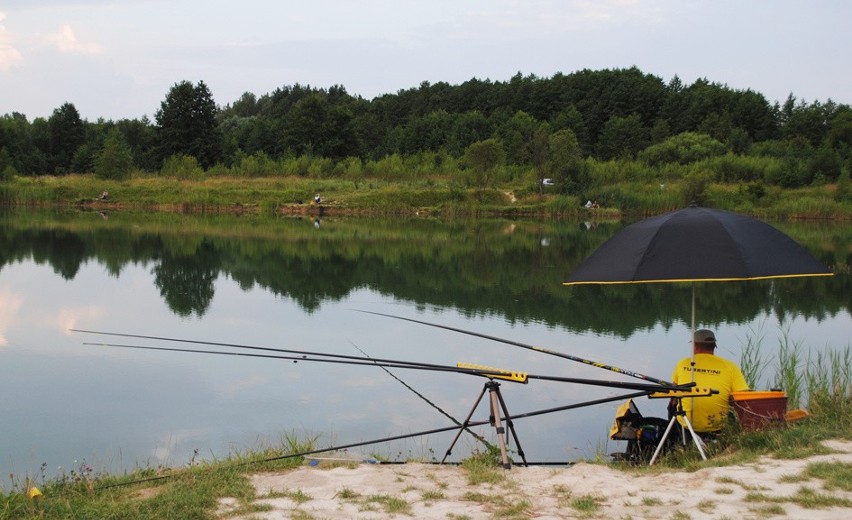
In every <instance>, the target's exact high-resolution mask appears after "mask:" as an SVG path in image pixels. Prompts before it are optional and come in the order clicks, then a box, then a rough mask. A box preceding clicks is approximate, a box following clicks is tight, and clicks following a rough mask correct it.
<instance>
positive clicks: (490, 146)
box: [462, 138, 506, 190]
mask: <svg viewBox="0 0 852 520" xmlns="http://www.w3.org/2000/svg"><path fill="white" fill-rule="evenodd" d="M505 160H506V152H505V151H504V150H503V144H502V143H501V142H500V140H499V139H495V138H491V139H486V140H484V141H479V142H476V143H473V144H472V145H470V146H468V147H467V148H466V149H465V151H464V156H463V157H462V163H463V164H464V165H465V166H466V167H467V171H468V172H470V175H469V176H468V181H469V182H470V183H471V184H473V185H475V186H476V187H477V188H478V189H480V190H482V189H484V188H486V187H488V186H490V185H491V182H492V180H493V178H494V172H495V171H496V170H497V168H498V167H499V166H501V165H502V164H503V163H504V162H505Z"/></svg>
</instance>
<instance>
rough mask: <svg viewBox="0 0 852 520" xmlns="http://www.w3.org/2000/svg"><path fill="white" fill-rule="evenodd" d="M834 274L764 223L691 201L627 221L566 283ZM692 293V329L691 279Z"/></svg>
mask: <svg viewBox="0 0 852 520" xmlns="http://www.w3.org/2000/svg"><path fill="white" fill-rule="evenodd" d="M832 274H833V273H832V272H831V271H829V270H828V269H827V268H826V266H825V265H823V264H822V263H820V262H819V261H817V260H816V259H815V258H814V257H813V256H811V254H810V253H808V252H807V251H806V250H805V249H804V248H802V247H801V246H800V245H799V244H797V243H796V242H795V241H794V240H793V239H791V238H790V237H789V236H787V235H785V234H784V233H782V232H781V231H778V230H777V229H775V228H774V227H772V226H770V225H769V224H767V223H765V222H762V221H760V220H756V219H753V218H751V217H746V216H743V215H739V214H737V213H731V212H729V211H724V210H720V209H711V208H700V207H696V206H690V207H688V208H684V209H681V210H677V211H672V212H670V213H665V214H663V215H658V216H656V217H651V218H648V219H645V220H642V221H640V222H637V223H635V224H632V225H630V226H627V227H626V228H624V229H623V230H621V231H620V232H618V233H616V234H615V236H613V237H612V238H610V239H609V240H607V241H606V242H604V244H603V245H601V246H600V247H599V248H598V249H597V250H596V251H595V252H594V253H592V255H591V256H590V257H589V258H587V259H586V260H585V261H584V262H583V263H582V264H581V265H580V267H578V268H577V269H576V270H575V271H574V272H573V273H571V276H570V277H569V278H568V281H566V282H565V285H578V284H620V283H652V282H727V281H736V280H762V279H767V278H787V277H800V276H831V275H832ZM692 296H693V298H692V328H693V330H694V329H695V285H694V284H693V292H692Z"/></svg>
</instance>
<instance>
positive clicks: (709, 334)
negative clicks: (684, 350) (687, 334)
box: [692, 329, 716, 345]
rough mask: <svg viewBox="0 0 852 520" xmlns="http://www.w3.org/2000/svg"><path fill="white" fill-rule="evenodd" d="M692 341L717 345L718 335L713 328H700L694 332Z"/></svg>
mask: <svg viewBox="0 0 852 520" xmlns="http://www.w3.org/2000/svg"><path fill="white" fill-rule="evenodd" d="M692 341H693V342H695V343H701V344H704V345H715V344H716V336H715V335H714V334H713V331H712V330H707V329H698V330H696V331H695V332H694V333H693V334H692Z"/></svg>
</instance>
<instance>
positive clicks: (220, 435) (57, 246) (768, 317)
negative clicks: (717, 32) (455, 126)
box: [0, 213, 852, 474]
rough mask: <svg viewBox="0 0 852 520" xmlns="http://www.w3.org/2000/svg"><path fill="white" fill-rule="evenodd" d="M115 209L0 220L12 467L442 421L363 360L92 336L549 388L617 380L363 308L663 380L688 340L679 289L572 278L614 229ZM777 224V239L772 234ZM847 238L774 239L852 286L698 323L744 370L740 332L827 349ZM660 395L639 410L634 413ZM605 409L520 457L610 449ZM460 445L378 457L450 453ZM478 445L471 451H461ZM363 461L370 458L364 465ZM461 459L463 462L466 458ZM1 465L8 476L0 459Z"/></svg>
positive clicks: (753, 305)
mask: <svg viewBox="0 0 852 520" xmlns="http://www.w3.org/2000/svg"><path fill="white" fill-rule="evenodd" d="M314 224H315V223H314V220H313V219H274V218H262V217H251V216H243V217H239V218H236V217H230V216H221V217H220V216H203V217H184V216H175V215H144V216H142V217H138V216H133V215H125V214H114V215H111V216H110V218H109V219H108V220H104V219H103V218H101V217H100V216H99V215H95V214H74V215H55V214H41V213H27V214H18V215H7V216H5V217H4V218H3V219H2V223H1V224H0V245H2V247H0V359H2V363H0V415H2V416H3V417H4V418H5V420H4V428H2V429H0V430H1V431H0V446H2V448H3V450H4V451H3V452H2V453H0V455H2V457H3V459H2V460H3V463H2V464H3V466H4V467H3V468H2V469H4V470H7V471H4V474H8V473H9V472H15V473H22V472H27V471H29V472H31V473H35V472H36V471H37V469H38V467H39V466H40V464H41V463H42V462H48V463H49V465H50V466H51V468H53V470H55V468H56V467H57V466H60V465H61V466H64V467H65V468H68V467H69V466H70V465H71V464H73V461H74V460H75V459H76V460H78V461H79V460H81V459H83V458H88V459H89V462H92V458H97V462H99V463H100V464H101V465H102V466H104V467H106V468H107V469H111V470H113V471H115V470H118V471H120V470H122V469H124V468H130V467H134V466H136V465H140V466H150V465H153V466H156V465H159V464H166V465H169V464H182V463H184V462H185V461H186V460H188V458H190V457H191V456H192V453H193V452H194V450H195V449H199V450H201V454H202V456H207V457H212V456H221V455H224V454H227V453H228V452H229V451H232V450H243V449H246V448H249V447H256V446H257V445H258V443H263V442H270V443H275V442H277V441H278V439H279V438H280V436H281V435H284V434H286V433H288V432H293V431H296V432H304V433H305V434H306V435H313V434H322V435H323V440H322V442H323V443H327V444H335V443H345V442H355V441H362V440H367V439H372V438H379V437H382V436H388V435H397V434H401V433H406V432H413V431H419V430H426V429H430V428H436V427H441V426H445V425H447V424H448V423H447V420H446V418H443V417H441V416H440V415H438V414H437V413H436V412H435V411H434V409H432V408H431V407H429V406H428V405H427V404H426V403H424V402H423V401H422V400H421V399H419V398H418V397H417V396H416V395H414V394H413V393H412V392H410V391H409V390H407V389H405V388H404V387H403V386H402V385H400V384H399V382H397V381H396V380H394V379H393V378H391V377H389V376H387V374H383V373H381V372H379V371H378V369H370V368H369V367H363V368H353V367H329V366H310V364H307V363H300V364H298V365H293V364H292V363H286V362H283V361H263V360H234V359H230V358H225V359H217V358H211V357H199V356H197V355H188V354H176V353H153V352H146V353H142V352H126V351H115V350H110V349H108V348H105V347H99V346H96V345H83V343H84V342H87V341H92V339H91V338H85V337H81V336H80V335H78V334H70V333H69V332H68V329H70V328H85V329H94V330H107V331H117V332H131V333H142V334H151V335H158V336H172V337H180V338H190V339H202V340H209V341H224V342H235V343H242V344H255V345H263V346H272V347H280V348H297V349H304V350H314V351H327V352H339V353H342V354H347V355H359V352H358V351H357V350H356V348H355V346H354V345H357V347H360V348H361V349H363V350H364V351H365V352H366V353H367V354H368V355H370V356H373V357H384V358H390V359H403V360H412V361H421V362H431V363H436V364H442V365H455V363H456V362H459V361H464V362H472V363H479V364H486V365H489V366H497V367H505V368H509V369H517V370H523V371H528V372H531V373H538V374H546V375H562V376H566V377H581V378H586V377H594V378H603V379H610V378H612V377H613V374H612V373H608V372H600V371H595V369H594V368H590V367H587V366H583V365H580V364H576V363H574V364H572V363H570V362H567V361H561V360H560V361H554V359H553V358H549V357H546V356H542V355H541V354H538V353H536V352H529V351H523V350H519V349H517V348H512V347H510V346H506V345H498V344H494V343H493V342H488V341H485V340H481V339H476V338H469V337H462V336H460V335H454V334H451V333H446V332H442V331H438V330H430V329H427V328H424V327H418V326H416V325H412V324H410V323H404V322H399V323H398V322H396V320H387V319H381V318H378V317H369V318H368V317H365V315H363V314H361V313H357V312H353V309H365V310H375V311H379V312H387V313H390V314H400V315H407V316H411V317H416V318H419V319H424V320H427V321H435V322H440V323H444V324H448V325H453V326H456V327H459V328H465V329H473V330H476V331H479V332H483V333H487V334H493V335H496V336H501V337H507V338H510V339H514V340H517V341H521V342H525V343H529V344H534V345H542V346H545V347H547V348H552V349H559V350H562V351H564V352H567V353H570V354H572V355H575V356H578V357H583V358H587V359H593V360H597V361H601V362H604V363H608V364H611V365H614V366H622V367H624V368H627V369H630V370H633V371H636V372H640V373H645V374H649V375H652V376H656V377H660V378H663V379H665V378H667V376H668V375H669V373H670V370H671V367H672V366H673V365H674V363H675V361H676V360H677V359H679V358H680V357H682V355H683V354H684V350H685V349H686V343H687V342H686V338H687V337H688V334H687V328H688V325H687V323H688V322H689V319H690V316H689V312H690V311H689V309H690V300H691V291H690V286H689V285H688V284H684V285H682V286H681V285H677V284H671V285H667V284H659V285H656V284H655V285H648V286H620V287H607V286H587V287H576V288H566V287H563V286H562V285H561V282H562V281H563V280H564V278H565V277H566V276H567V274H568V273H570V272H571V270H572V269H573V268H574V267H576V265H578V264H579V263H580V262H582V261H583V260H584V259H585V258H586V257H587V256H588V255H589V254H590V253H591V252H592V251H593V250H594V249H595V248H596V247H597V246H598V245H599V244H601V243H602V242H603V241H605V240H606V239H607V238H608V237H609V236H611V234H612V233H614V232H615V230H616V229H618V228H619V227H620V225H619V224H617V223H600V224H598V225H597V226H586V224H585V223H582V222H581V223H577V222H531V221H458V222H448V223H447V222H438V221H432V220H408V221H364V220H342V219H332V218H324V219H323V221H322V225H321V228H320V230H319V232H318V230H317V229H316V228H315V226H314ZM779 227H780V226H779ZM846 228H848V226H808V225H802V226H786V227H784V228H783V230H784V231H785V232H786V233H788V234H790V235H791V236H793V237H794V238H796V239H797V241H799V242H800V243H802V244H803V245H805V246H806V247H807V248H808V249H810V250H811V252H812V253H813V254H814V255H815V256H817V258H819V259H821V260H822V261H823V262H825V263H826V264H827V265H831V266H833V267H834V269H835V270H836V271H838V272H839V273H841V274H840V275H839V276H836V277H833V278H830V279H802V280H783V281H776V282H750V283H730V284H728V283H725V284H700V285H699V294H700V297H699V300H698V302H697V313H698V317H699V321H700V324H701V325H702V326H707V327H711V328H719V329H720V330H719V332H718V335H719V336H720V342H721V344H722V349H723V353H724V355H726V357H731V358H734V359H737V356H738V348H739V344H741V342H742V340H743V337H744V336H745V335H746V334H748V333H749V330H750V329H760V330H758V333H760V334H764V335H765V336H767V337H768V338H769V343H773V342H774V341H775V336H776V335H777V333H778V332H779V330H782V329H783V328H784V327H789V329H788V330H789V331H790V333H791V334H793V336H794V339H798V338H804V339H807V341H808V342H809V344H813V345H815V346H817V347H820V346H824V345H826V344H830V345H834V346H837V347H842V346H844V345H846V344H847V342H848V331H849V330H850V318H849V303H850V300H852V298H850V291H849V284H850V277H849V276H848V270H849V269H848V266H849V264H848V258H849V247H850V246H849V244H850V243H852V241H850V236H849V235H850V231H848V230H847V229H846ZM397 375H399V376H400V377H401V378H403V379H404V380H405V382H406V383H408V384H410V385H411V386H412V387H413V388H415V389H417V391H418V392H420V393H422V394H423V395H426V396H429V398H430V399H432V400H433V401H434V402H436V403H438V404H440V406H441V407H442V408H443V409H445V410H447V411H448V412H450V413H452V414H454V415H455V416H456V418H458V419H462V418H463V417H464V415H465V414H466V413H467V412H469V410H470V407H471V405H472V404H473V400H474V398H475V397H476V395H477V393H478V392H479V391H480V390H481V388H482V381H481V380H480V379H478V378H473V377H461V376H458V375H435V374H425V373H418V372H416V371H409V372H405V373H398V374H397ZM504 395H505V398H506V401H507V404H508V406H509V409H510V411H512V412H513V413H522V412H528V411H532V410H536V409H542V408H548V407H553V406H561V405H565V404H569V403H575V402H580V401H586V400H589V399H590V398H598V397H608V396H612V395H618V394H613V392H612V391H610V390H607V389H593V390H590V389H589V388H587V387H583V386H577V385H558V384H550V383H531V384H530V385H525V386H514V385H512V386H509V385H508V384H507V386H506V387H504ZM655 405H656V403H647V404H646V402H642V403H640V407H643V412H645V411H646V409H645V408H646V407H650V408H651V410H652V411H653V406H655ZM612 413H613V407H598V408H590V409H584V410H583V411H582V412H580V411H577V412H576V413H574V412H572V413H571V414H567V415H564V414H563V415H552V416H546V417H541V418H537V419H535V420H529V421H526V422H519V423H518V424H517V425H516V428H517V430H518V434H519V436H520V439H521V442H522V443H523V446H524V449H525V451H526V452H527V455H528V458H530V460H569V459H572V458H577V457H580V456H587V455H589V454H591V453H594V451H595V450H596V449H597V448H599V447H600V446H599V443H601V442H602V440H603V439H605V434H606V431H607V429H608V427H609V423H610V422H611V419H612ZM450 440H451V434H450V435H448V436H446V437H439V438H435V439H429V440H420V441H413V442H411V443H401V444H396V445H392V446H391V447H379V448H367V450H373V449H375V451H376V452H377V453H379V454H382V455H384V456H391V457H392V456H396V455H397V453H398V452H401V453H402V454H403V455H414V456H429V452H430V450H431V451H434V452H437V453H436V455H437V458H439V459H440V458H441V456H442V455H443V450H444V449H445V448H446V447H447V446H448V445H449V442H450ZM460 442H463V443H467V445H466V446H467V447H468V448H470V447H471V445H475V442H473V441H470V440H469V439H467V440H464V441H460ZM371 452H372V451H367V453H371ZM463 452H464V449H463V448H458V447H457V448H456V449H455V450H454V453H457V454H462V453H463ZM7 464H8V466H9V467H8V468H7V467H5V466H6V465H7Z"/></svg>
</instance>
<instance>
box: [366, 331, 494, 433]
mask: <svg viewBox="0 0 852 520" xmlns="http://www.w3.org/2000/svg"><path fill="white" fill-rule="evenodd" d="M349 344H351V345H352V346H353V347H355V348H356V349H358V352H360V353H362V354H364V356H365V357H367V358H368V359H373V358H372V357H371V356H370V355H369V354H367V353H366V352H364V349H362V348H361V347H359V346H358V345H356V344H355V343H354V342H353V341H350V342H349ZM378 366H379V367H380V368H381V369H382V370H384V372H385V373H386V374H387V375H389V376H391V377H392V378H394V379H396V380H397V381H398V382H399V384H401V385H402V386H404V387H405V388H407V389H409V390H411V392H413V393H414V395H416V396H417V397H419V398H420V399H422V400H423V401H425V402H426V404H428V405H429V406H431V407H432V408H434V409H436V410H438V412H440V414H441V415H443V416H444V417H446V418H447V419H449V420H451V421H453V423H455V424H456V425H457V426H462V423H460V422H459V421H458V419H456V418H455V417H453V416H452V415H450V414H449V413H448V412H447V411H446V410H444V409H443V408H441V407H440V406H438V405H437V404H435V403H433V402H432V400H431V399H429V398H428V397H426V396H425V395H423V394H421V393H420V392H418V391H417V390H415V389H414V388H413V387H412V386H411V385H409V384H408V383H406V382H405V381H403V380H402V378H400V377H399V376H397V375H396V374H394V373H393V372H391V371H390V370H388V368H387V367H383V366H381V365H378ZM464 429H465V431H466V432H467V433H469V434H471V435H472V436H473V438H474V439H476V440H478V441H479V442H481V443H482V444H484V445H485V447H486V448H491V447H492V446H491V444H490V443H489V442H488V441H486V440H485V437H483V436H481V435H479V434H477V433H476V432H474V431H473V430H471V429H470V428H468V427H466V426H465V427H464Z"/></svg>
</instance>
